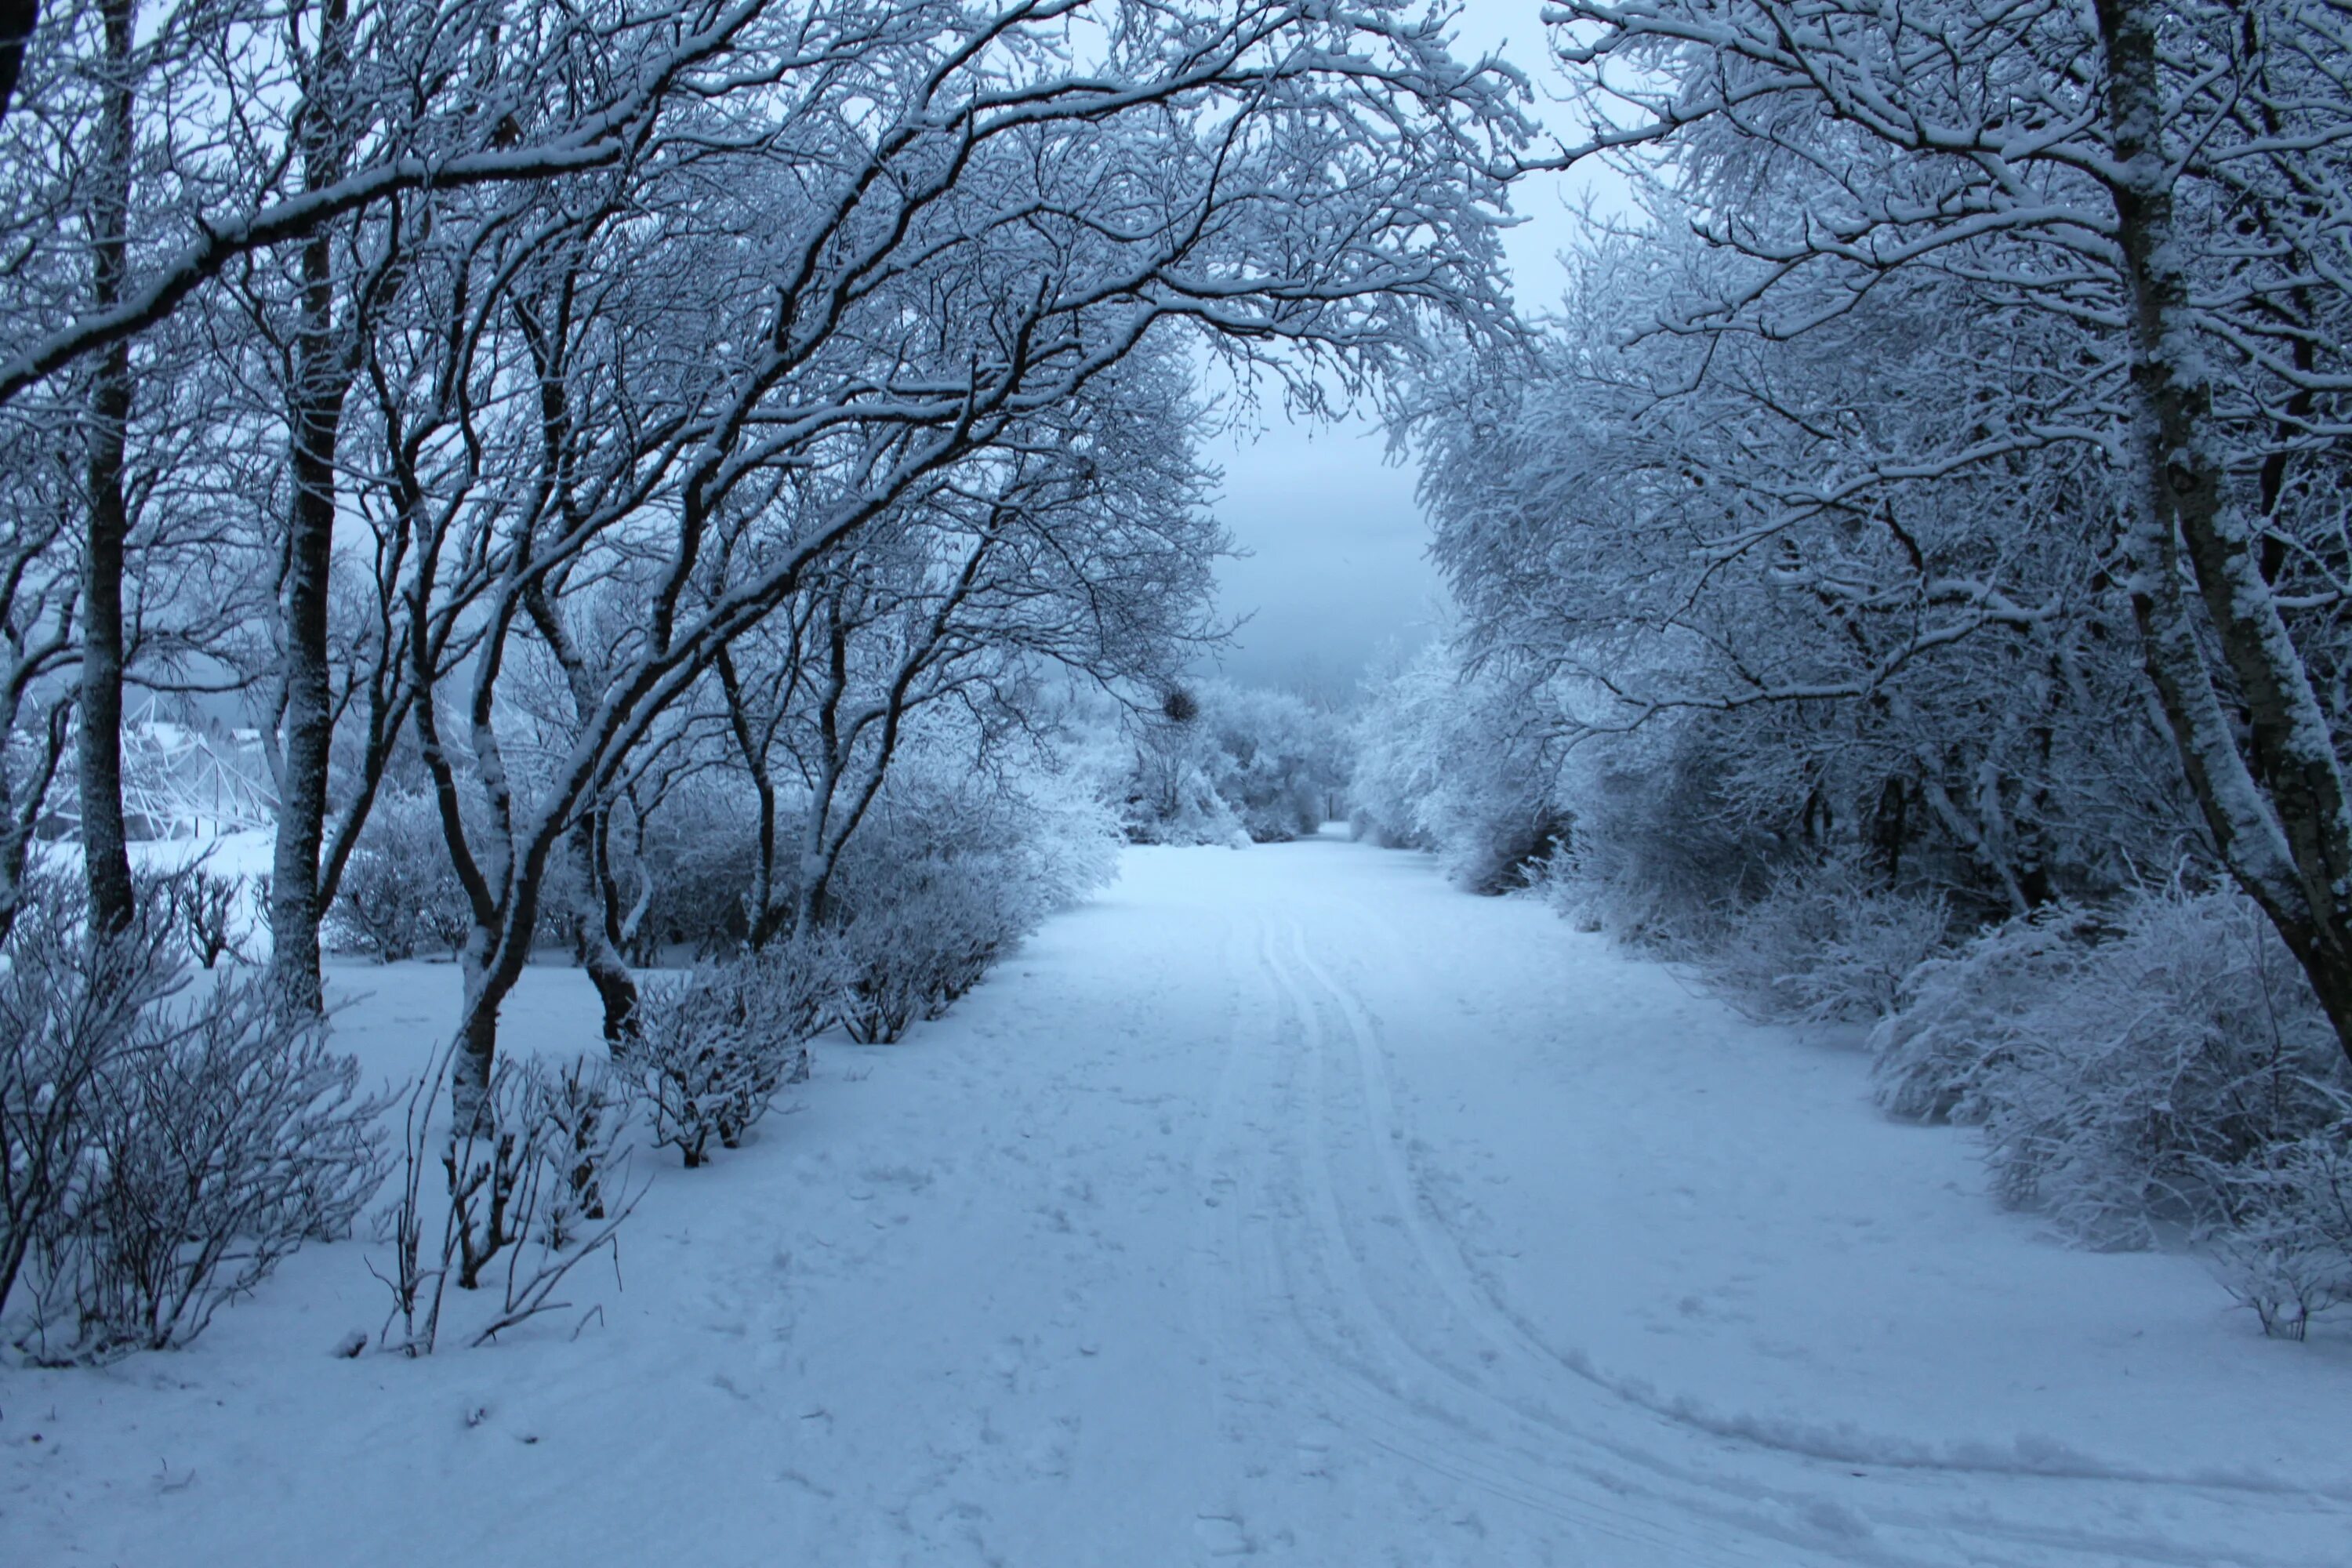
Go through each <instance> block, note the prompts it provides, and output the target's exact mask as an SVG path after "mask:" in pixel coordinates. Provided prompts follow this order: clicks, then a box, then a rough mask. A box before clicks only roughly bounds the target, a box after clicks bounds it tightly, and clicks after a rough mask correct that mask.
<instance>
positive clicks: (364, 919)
mask: <svg viewBox="0 0 2352 1568" xmlns="http://www.w3.org/2000/svg"><path fill="white" fill-rule="evenodd" d="M472 920H473V915H472V911H471V910H469V909H468V907H467V902H466V892H465V889H464V888H463V887H462V886H460V885H459V883H458V881H457V872H456V871H455V870H454V869H452V868H451V867H450V864H449V848H448V845H447V843H446V841H445V840H444V839H443V837H442V834H441V818H440V814H439V810H438V808H437V807H436V806H435V805H434V804H433V802H432V801H431V800H430V799H428V798H426V797H425V796H424V795H410V794H404V793H395V792H391V791H387V792H386V793H385V794H384V795H383V797H382V798H381V799H379V800H378V801H377V802H376V803H375V805H374V808H373V810H371V811H370V812H369V813H368V820H367V826H366V827H365V828H364V829H362V832H361V834H360V839H359V843H358V844H357V845H355V846H354V847H352V857H351V859H350V861H349V863H348V864H346V865H345V866H344V868H343V879H342V885H341V888H340V889H338V890H337V892H336V895H335V904H334V908H333V909H332V910H331V911H329V915H328V929H327V935H328V937H329V939H330V941H331V942H333V944H334V945H335V946H337V947H338V948H340V949H341V950H342V951H344V952H362V953H365V954H367V955H368V956H370V957H372V958H373V959H375V960H376V961H377V962H378V963H398V962H400V961H401V960H403V959H408V958H414V957H415V956H416V955H417V954H418V953H421V952H455V951H456V950H457V947H458V945H459V944H460V943H462V942H464V941H465V940H466V932H467V929H468V928H469V926H470V925H471V923H472Z"/></svg>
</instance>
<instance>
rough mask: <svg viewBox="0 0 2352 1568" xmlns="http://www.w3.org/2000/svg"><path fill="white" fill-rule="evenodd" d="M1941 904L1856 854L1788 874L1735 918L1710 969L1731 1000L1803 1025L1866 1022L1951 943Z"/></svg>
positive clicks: (1889, 1006) (1888, 1009) (1882, 1013)
mask: <svg viewBox="0 0 2352 1568" xmlns="http://www.w3.org/2000/svg"><path fill="white" fill-rule="evenodd" d="M1946 924H1947V921H1946V915H1945V911H1944V905H1943V901H1942V900H1940V899H1937V898H1936V897H1934V896H1933V895H1928V894H1919V893H1899V892H1895V891H1894V890H1892V889H1888V888H1887V887H1886V886H1885V879H1884V878H1883V877H1879V876H1876V875H1874V874H1873V873H1872V872H1871V871H1870V870H1869V869H1868V868H1865V867H1864V866H1861V865H1859V864H1857V863H1856V861H1855V860H1854V859H1853V858H1851V857H1840V858H1835V859H1832V860H1830V861H1828V862H1827V863H1825V864H1822V865H1816V866H1808V867H1804V868H1789V869H1787V870H1784V871H1782V872H1781V873H1780V876H1778V877H1777V878H1775V879H1774V880H1773V883H1772V886H1771V889H1769V891H1768V892H1766V893H1765V895H1764V896H1763V897H1762V898H1760V899H1759V900H1756V901H1755V902H1753V903H1750V904H1746V905H1743V906H1741V907H1740V908H1739V909H1738V911H1737V912H1736V913H1735V914H1734V915H1733V916H1732V917H1731V920H1730V922H1729V928H1728V931H1727V933H1726V935H1725V936H1724V937H1723V938H1722V940H1721V943H1720V946H1719V947H1718V948H1717V951H1716V952H1714V953H1713V954H1712V959H1713V962H1712V963H1710V965H1709V968H1710V970H1711V971H1712V973H1713V974H1714V976H1715V977H1716V979H1717V982H1718V983H1719V984H1721V985H1722V986H1723V987H1724V989H1725V990H1726V991H1727V992H1728V993H1729V994H1730V997H1731V999H1732V1000H1733V1001H1735V1002H1737V1003H1739V1004H1741V1005H1744V1006H1745V1007H1747V1008H1748V1010H1749V1011H1751V1012H1753V1013H1755V1014H1756V1015H1758V1016H1763V1017H1769V1018H1776V1019H1782V1020H1787V1021H1790V1022H1798V1023H1815V1024H1819V1023H1832V1022H1868V1021H1872V1020H1874V1019H1877V1018H1881V1017H1884V1016H1885V1015H1886V1014H1888V1013H1889V1012H1891V1011H1893V1010H1894V1007H1895V998H1896V996H1897V995H1898V994H1900V992H1901V989H1902V985H1903V982H1904V980H1905V978H1906V976H1908V975H1909V974H1910V973H1911V972H1912V970H1914V969H1915V968H1916V967H1917V966H1918V965H1919V964H1920V963H1923V962H1925V961H1926V960H1927V959H1928V958H1930V957H1932V956H1933V955H1934V954H1935V953H1936V952H1937V951H1938V950H1939V949H1940V948H1941V947H1942V946H1943V944H1944V937H1945V931H1946Z"/></svg>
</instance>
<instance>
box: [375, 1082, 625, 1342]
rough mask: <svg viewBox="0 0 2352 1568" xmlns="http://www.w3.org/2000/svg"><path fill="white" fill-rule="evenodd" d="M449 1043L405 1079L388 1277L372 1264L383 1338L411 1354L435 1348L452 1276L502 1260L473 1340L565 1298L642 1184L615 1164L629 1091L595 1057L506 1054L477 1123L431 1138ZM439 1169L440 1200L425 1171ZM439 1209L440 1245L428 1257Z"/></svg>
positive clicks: (465, 1277) (613, 1239)
mask: <svg viewBox="0 0 2352 1568" xmlns="http://www.w3.org/2000/svg"><path fill="white" fill-rule="evenodd" d="M454 1049H455V1043H454V1042H453V1043H452V1045H451V1046H449V1047H445V1048H444V1049H443V1050H442V1051H441V1053H440V1054H439V1055H438V1056H436V1058H435V1059H434V1061H433V1063H432V1065H431V1066H430V1067H428V1068H426V1069H425V1072H424V1073H423V1074H421V1075H420V1076H419V1077H418V1078H417V1079H415V1080H413V1081H412V1083H411V1084H410V1086H409V1089H408V1092H407V1095H406V1115H405V1118H404V1133H403V1137H402V1141H401V1147H402V1162H401V1169H402V1180H401V1183H400V1187H399V1191H398V1193H397V1194H395V1195H394V1199H393V1201H392V1203H391V1204H390V1205H387V1206H386V1208H385V1210H384V1212H383V1214H382V1215H380V1216H379V1217H380V1222H381V1225H382V1227H383V1233H384V1234H383V1237H380V1239H383V1240H388V1241H390V1242H391V1244H392V1248H393V1251H392V1259H391V1261H392V1271H391V1272H390V1273H389V1274H386V1273H384V1272H383V1271H382V1270H379V1269H377V1268H375V1266H374V1265H373V1263H371V1264H370V1265H369V1269H370V1272H372V1273H374V1274H375V1277H376V1278H377V1279H379V1280H380V1281H382V1282H383V1286H384V1288H385V1289H387V1290H388V1291H390V1293H391V1295H392V1302H393V1305H392V1312H391V1315H390V1317H389V1318H387V1319H386V1321H385V1323H384V1327H383V1333H382V1334H381V1335H380V1336H379V1338H380V1341H381V1342H383V1344H384V1345H385V1346H386V1347H387V1348H390V1349H396V1350H398V1351H400V1352H402V1353H404V1354H406V1355H411V1356H421V1355H430V1354H432V1353H433V1352H434V1351H435V1350H436V1348H437V1347H438V1345H439V1342H440V1337H441V1330H442V1327H443V1309H444V1307H445V1305H446V1303H447V1301H448V1287H449V1286H450V1284H451V1283H452V1282H453V1281H454V1282H455V1283H456V1284H457V1287H458V1288H459V1289H461V1290H466V1291H473V1290H477V1289H481V1288H482V1287H483V1286H485V1285H487V1284H489V1283H491V1282H492V1275H493V1268H492V1266H493V1265H494V1264H496V1263H497V1262H498V1260H499V1259H500V1258H504V1259H505V1268H504V1269H503V1280H502V1281H500V1283H501V1284H502V1289H499V1291H498V1293H497V1294H496V1295H495V1296H491V1297H489V1299H488V1300H485V1301H484V1302H483V1303H482V1305H481V1306H480V1307H479V1308H478V1309H477V1310H475V1311H474V1312H473V1314H472V1316H473V1319H474V1322H473V1324H472V1325H469V1326H471V1327H472V1329H473V1339H472V1342H473V1343H474V1344H476V1345H481V1344H486V1343H488V1342H490V1341H491V1340H494V1339H496V1338H497V1337H498V1336H499V1334H501V1333H503V1332H505V1331H507V1330H509V1329H511V1328H514V1327H517V1326H518V1325H520V1324H522V1323H525V1322H528V1321H530V1320H531V1319H533V1318H536V1317H539V1316H540V1315H541V1314H542V1313H546V1312H552V1311H558V1310H562V1309H564V1308H565V1307H567V1306H569V1305H570V1303H569V1302H566V1301H563V1300H558V1299H557V1297H556V1291H557V1290H558V1289H560V1288H561V1287H562V1284H563V1283H564V1281H565V1279H567V1278H569V1277H570V1275H571V1274H572V1270H573V1269H574V1268H577V1267H578V1266H579V1265H580V1264H581V1263H583V1262H584V1261H585V1260H586V1259H588V1258H592V1257H593V1256H594V1255H595V1254H597V1253H599V1252H602V1251H604V1250H606V1249H608V1248H612V1247H616V1246H617V1243H618V1236H619V1231H620V1226H621V1223H622V1222H623V1221H624V1220H625V1219H627V1218H628V1216H629V1215H630V1214H631V1213H632V1212H634V1211H635V1207H636V1204H637V1200H638V1199H639V1198H641V1197H643V1196H644V1195H645V1192H646V1188H645V1185H644V1184H638V1185H636V1186H635V1188H634V1189H627V1188H625V1185H624V1183H623V1176H622V1172H621V1169H620V1164H619V1162H618V1161H617V1160H616V1159H615V1150H616V1148H617V1145H618V1142H619V1136H620V1132H621V1131H622V1129H623V1127H624V1126H625V1124H626V1122H627V1121H628V1117H629V1110H630V1106H629V1099H630V1093H629V1089H630V1086H629V1084H628V1081H627V1079H625V1077H623V1076H622V1075H620V1074H618V1073H616V1072H614V1071H613V1070H612V1069H610V1068H608V1067H607V1066H606V1065H605V1064H604V1063H602V1062H599V1061H593V1060H583V1061H576V1062H572V1063H567V1064H551V1063H548V1062H543V1061H538V1060H524V1061H520V1062H518V1061H517V1060H515V1059H514V1058H505V1059H502V1060H501V1061H500V1062H499V1064H498V1066H497V1068H495V1069H493V1071H492V1072H491V1075H490V1084H489V1093H488V1096H487V1097H486V1100H485V1101H484V1114H483V1115H482V1116H481V1118H480V1119H479V1121H478V1123H477V1124H476V1125H474V1126H471V1127H468V1128H466V1129H463V1130H461V1131H458V1132H457V1133H456V1134H455V1135H451V1136H446V1137H444V1138H438V1139H436V1136H435V1131H434V1126H433V1121H434V1118H433V1108H434V1106H435V1104H436V1102H437V1101H438V1100H440V1098H441V1095H442V1093H443V1089H442V1086H443V1085H444V1084H446V1082H447V1081H448V1068H449V1061H450V1055H451V1052H452V1051H453V1050H454ZM436 1147H437V1152H436ZM436 1166H437V1167H438V1169H439V1171H440V1173H441V1177H442V1180H441V1182H440V1184H439V1185H440V1188H441V1191H440V1193H439V1194H435V1193H434V1192H433V1191H432V1188H433V1185H434V1184H433V1183H432V1182H431V1180H430V1178H429V1174H428V1173H430V1172H431V1171H432V1170H434V1169H435V1168H436ZM436 1205H437V1206H438V1210H439V1215H440V1219H441V1234H440V1243H439V1246H438V1248H437V1249H436V1250H433V1251H428V1250H427V1249H426V1247H425V1231H426V1228H427V1226H426V1221H427V1218H428V1210H430V1209H432V1208H434V1207H435V1206H436ZM395 1328H396V1329H397V1333H396V1334H395Z"/></svg>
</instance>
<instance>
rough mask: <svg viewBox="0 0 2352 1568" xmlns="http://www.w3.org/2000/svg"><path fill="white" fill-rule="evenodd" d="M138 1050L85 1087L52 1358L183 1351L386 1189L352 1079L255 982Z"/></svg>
mask: <svg viewBox="0 0 2352 1568" xmlns="http://www.w3.org/2000/svg"><path fill="white" fill-rule="evenodd" d="M139 1033H140V1038H139V1041H138V1043H137V1044H135V1045H134V1046H133V1047H131V1049H129V1050H127V1051H124V1052H122V1053H121V1054H120V1055H119V1056H118V1057H117V1058H116V1060H115V1062H114V1064H113V1066H112V1067H111V1068H110V1070H108V1071H106V1072H103V1073H101V1074H100V1075H99V1076H98V1078H97V1079H96V1080H95V1081H94V1082H93V1084H92V1086H91V1093H90V1097H89V1102H90V1119H91V1123H92V1126H91V1135H90V1144H89V1152H88V1155H89V1171H88V1173H87V1177H86V1181H85V1184H84V1186H83V1189H82V1191H81V1192H80V1193H79V1194H78V1201H77V1202H76V1203H75V1204H74V1205H73V1207H72V1210H71V1212H70V1213H69V1214H68V1215H65V1216H64V1218H65V1220H66V1223H65V1224H64V1225H63V1226H59V1227H58V1228H57V1229H56V1230H54V1231H53V1232H52V1237H51V1238H47V1239H45V1243H44V1246H43V1248H42V1251H43V1258H42V1262H41V1268H42V1272H43V1275H44V1278H43V1280H42V1289H41V1296H42V1299H43V1300H44V1302H45V1304H46V1307H47V1310H45V1311H44V1312H43V1314H42V1318H43V1321H41V1322H40V1323H39V1324H38V1325H37V1327H36V1330H35V1333H36V1336H37V1339H38V1341H39V1342H40V1345H41V1354H42V1355H43V1356H44V1357H45V1358H47V1357H51V1356H54V1355H56V1354H57V1353H58V1352H59V1351H60V1350H61V1349H62V1350H64V1351H65V1352H66V1353H68V1354H70V1355H72V1356H74V1357H76V1358H77V1359H79V1358H87V1357H91V1356H103V1355H108V1354H112V1353H115V1352H121V1351H125V1350H133V1349H145V1350H163V1349H165V1348H167V1347H170V1346H174V1345H180V1344H184V1343H186V1342H188V1341H189V1340H192V1339H194V1337H195V1336H196V1335H197V1334H199V1333H201V1332H202V1331H204V1329H205V1325H206V1324H207V1323H208V1322H209V1321H211V1319H212V1316H213V1313H214V1312H215V1310H217V1309H218V1308H219V1307H220V1305H221V1304H222V1303H223V1302H225V1301H226V1300H230V1299H231V1298H233V1297H236V1296H239V1295H242V1294H244V1293H246V1292H247V1291H249V1290H251V1289H253V1288H254V1287H255V1286H257V1285H258V1284H259V1283H260V1282H261V1281H262V1280H263V1279H266V1278H267V1277H268V1274H269V1273H270V1271H271V1270H272V1269H273V1268H276V1267H277V1266H278V1262H279V1261H280V1260H281V1259H282V1258H285V1257H286V1256H287V1255H288V1254H289V1253H291V1252H293V1251H294V1250H295V1249H296V1248H297V1247H299V1246H300V1245H301V1244H302V1243H303V1242H305V1241H310V1240H331V1239H332V1238H334V1237H338V1236H341V1235H342V1234H343V1233H344V1232H345V1231H346V1230H347V1229H348V1227H349V1226H350V1224H351V1221H352V1216H354V1215H357V1214H358V1212H359V1210H360V1207H361V1205H363V1204H365V1203H366V1202H367V1200H368V1198H369V1197H370V1196H371V1195H372V1194H373V1193H374V1191H375V1189H376V1187H377V1186H378V1185H379V1184H381V1183H382V1181H383V1171H384V1164H383V1141H382V1137H381V1135H380V1133H379V1131H378V1129H377V1126H376V1122H377V1119H378V1117H379V1115H380V1114H381V1112H382V1110H383V1106H382V1105H381V1104H380V1103H378V1102H377V1101H375V1100H372V1099H369V1098H368V1097H366V1096H364V1095H362V1094H361V1093H360V1092H359V1091H358V1082H359V1064H358V1062H357V1061H356V1060H354V1059H353V1058H350V1057H345V1056H340V1055H337V1054H335V1053H333V1052H331V1051H330V1050H329V1049H328V1048H327V1043H326V1027H325V1025H324V1024H323V1023H322V1022H321V1021H320V1020H318V1019H316V1018H311V1017H302V1016H289V1015H288V1014H286V1013H285V1012H284V1011H283V1010H282V1009H280V1008H278V1006H277V1005H276V999H275V994H274V993H273V991H272V990H271V988H270V987H269V985H268V983H267V982H266V981H265V980H263V979H262V978H260V977H239V978H235V979H229V980H224V981H223V982H221V983H220V984H218V985H216V986H215V987H214V988H213V989H212V990H211V991H210V992H209V993H206V994H200V995H197V996H195V997H194V999H192V1000H190V1001H188V1002H186V1003H184V1004H165V1005H163V1006H161V1007H159V1008H156V1009H153V1010H151V1011H150V1012H149V1013H147V1014H145V1015H143V1016H142V1019H141V1028H140V1031H139ZM66 1308H69V1309H70V1317H69V1319H68V1318H65V1317H64V1316H63V1312H62V1311H61V1309H66Z"/></svg>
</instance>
